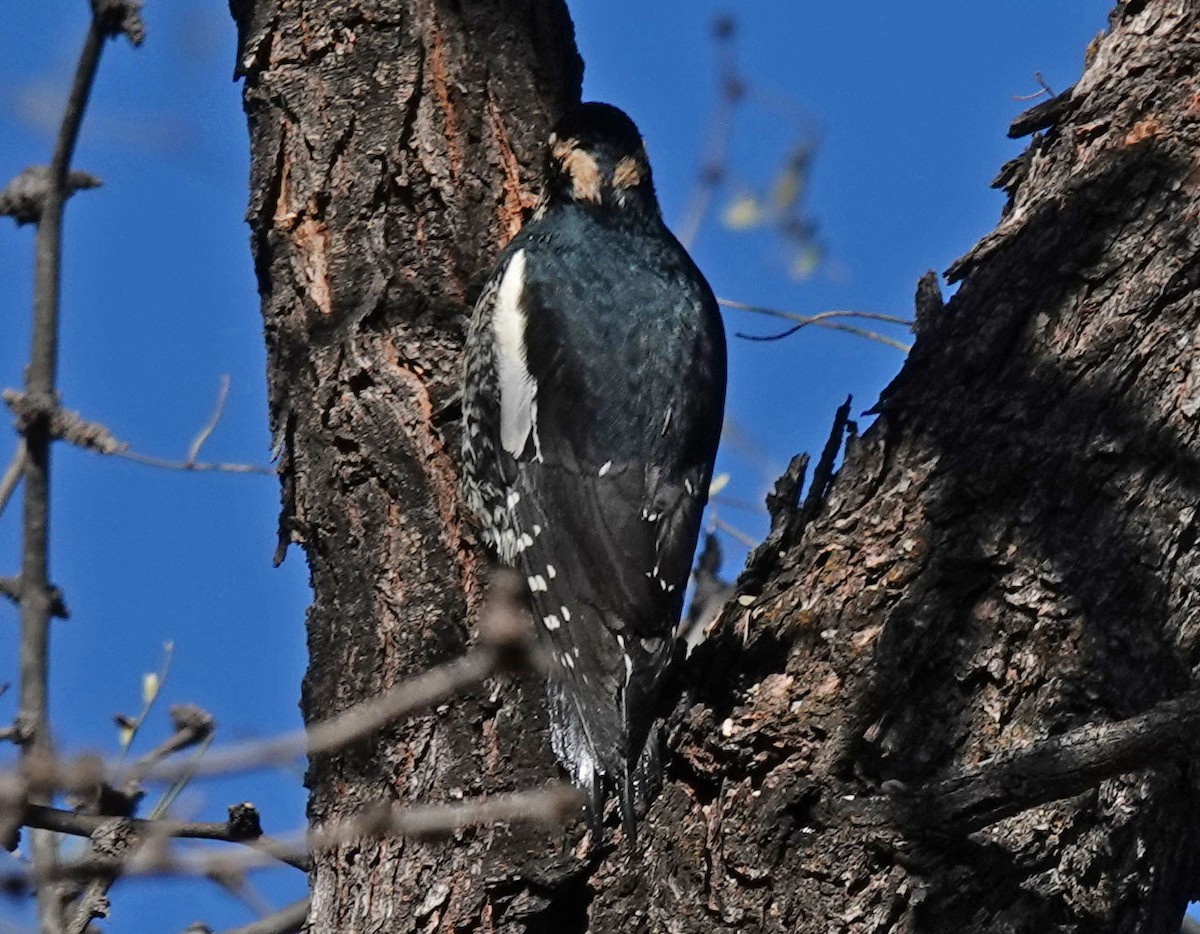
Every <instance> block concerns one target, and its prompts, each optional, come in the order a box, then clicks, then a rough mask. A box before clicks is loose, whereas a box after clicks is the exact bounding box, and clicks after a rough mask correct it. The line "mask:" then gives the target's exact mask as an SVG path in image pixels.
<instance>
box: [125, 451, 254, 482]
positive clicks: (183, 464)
mask: <svg viewBox="0 0 1200 934" xmlns="http://www.w3.org/2000/svg"><path fill="white" fill-rule="evenodd" d="M109 453H110V455H111V456H112V457H120V458H121V459H123V460H127V461H133V462H134V463H135V464H143V465H144V466H146V467H158V468H161V469H162V470H194V471H197V472H205V471H215V472H218V473H256V474H262V475H263V476H265V477H273V476H275V469H274V468H273V467H265V466H263V465H262V464H229V463H223V462H213V463H207V462H205V461H186V460H184V461H173V460H170V459H168V458H164V457H152V456H151V455H149V454H139V453H137V452H136V451H130V450H129V449H128V448H126V449H124V450H121V451H112V452H109Z"/></svg>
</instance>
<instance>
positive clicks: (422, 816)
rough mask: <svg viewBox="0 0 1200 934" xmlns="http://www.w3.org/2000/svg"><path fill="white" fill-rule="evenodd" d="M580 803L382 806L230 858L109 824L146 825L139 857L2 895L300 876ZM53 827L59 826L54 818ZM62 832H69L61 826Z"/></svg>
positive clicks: (578, 795)
mask: <svg viewBox="0 0 1200 934" xmlns="http://www.w3.org/2000/svg"><path fill="white" fill-rule="evenodd" d="M583 801H584V798H583V794H582V792H580V791H579V789H577V788H574V787H572V786H570V785H548V786H546V787H545V788H539V789H536V790H533V791H517V792H511V793H506V794H498V795H493V796H491V797H488V798H478V799H474V800H470V801H463V802H461V803H456V804H431V805H422V806H416V807H409V806H405V805H392V806H390V807H387V806H385V807H381V808H375V809H370V810H367V811H363V812H361V813H360V814H358V815H356V816H355V817H353V818H351V819H349V820H346V821H342V822H339V823H337V824H335V825H332V826H328V827H321V828H317V829H315V830H311V831H310V830H301V831H297V832H295V833H293V834H289V835H287V836H285V837H281V838H277V839H275V840H272V841H270V843H269V845H268V844H266V843H264V842H263V839H262V838H260V839H259V840H257V841H255V842H252V843H249V844H247V846H248V848H246V849H241V850H237V851H234V852H226V853H212V852H207V851H200V852H197V851H195V850H187V851H182V852H181V851H178V850H177V849H175V848H172V847H170V846H169V845H168V843H167V842H168V840H169V839H170V837H171V836H172V835H171V834H167V833H164V826H166V827H169V826H170V822H160V821H136V820H132V819H129V818H109V819H107V820H108V822H110V823H111V822H112V821H113V820H120V821H122V822H123V823H125V824H127V825H130V826H132V827H134V828H136V827H137V826H138V825H139V824H140V825H142V826H145V825H147V824H148V825H149V827H148V828H147V830H146V836H145V837H140V838H139V846H138V848H137V850H136V852H133V853H131V855H129V856H126V857H122V858H115V859H114V858H108V857H103V856H86V857H83V858H80V859H77V860H71V861H69V862H61V863H58V864H56V865H54V866H52V867H50V869H48V870H42V869H39V868H38V867H36V866H35V867H34V869H33V870H32V871H31V870H28V869H25V868H24V867H17V868H14V869H10V870H8V871H7V872H0V887H3V888H5V889H7V890H9V891H20V890H21V889H23V888H26V887H28V886H29V885H35V886H40V885H43V884H45V883H55V882H63V881H70V880H88V879H92V878H108V879H115V878H117V877H121V876H125V877H128V876H163V875H175V876H211V875H214V874H219V875H225V874H237V873H244V872H249V871H251V870H254V869H261V868H264V867H267V866H271V865H274V864H275V863H276V862H280V861H282V862H285V863H287V864H288V865H293V866H297V868H300V864H302V863H306V862H307V860H308V859H309V858H310V854H314V853H319V852H322V851H326V850H331V849H334V848H336V847H338V846H341V845H343V844H345V843H350V842H353V841H355V840H360V839H363V838H366V837H387V836H400V837H407V838H410V839H417V840H433V839H439V838H442V837H446V836H448V835H451V834H454V833H456V832H458V831H461V830H465V829H467V828H470V827H483V826H492V825H494V824H535V825H543V826H547V827H553V826H558V825H561V824H563V823H565V822H566V821H568V820H570V819H571V818H573V817H575V816H576V815H577V814H578V813H579V810H580V808H581V807H582V806H583ZM42 813H43V814H44V813H45V812H42ZM53 819H54V820H59V818H58V817H57V816H55V817H54V818H53ZM93 819H94V818H93ZM61 826H70V824H69V822H66V821H64V822H63V824H62V825H61ZM193 826H199V825H193ZM222 839H223V838H222ZM233 842H241V843H245V841H233Z"/></svg>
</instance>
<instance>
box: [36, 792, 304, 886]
mask: <svg viewBox="0 0 1200 934" xmlns="http://www.w3.org/2000/svg"><path fill="white" fill-rule="evenodd" d="M110 820H112V818H110V817H103V816H100V815H97V814H79V813H77V812H75V811H63V810H59V809H58V808H52V807H45V806H43V805H36V804H31V805H28V806H27V807H26V808H25V814H24V817H23V818H22V823H23V824H24V825H25V826H27V827H38V828H41V829H42V830H52V831H54V832H55V833H65V834H70V835H71V836H74V837H90V836H91V835H92V834H93V833H95V832H96V830H97V829H98V828H100V827H102V826H103V825H104V824H106V823H107V822H108V821H110ZM129 820H130V822H131V823H132V825H133V828H134V829H135V830H136V831H137V833H138V835H139V836H140V837H143V838H152V837H157V838H160V839H161V838H167V837H171V838H177V839H183V840H217V841H221V842H224V843H237V844H241V845H242V846H248V847H250V848H252V849H254V850H257V851H258V852H260V853H266V854H267V855H269V856H271V857H273V858H275V859H277V860H279V861H280V862H283V863H286V864H287V865H289V866H294V867H295V868H296V869H299V870H301V871H302V872H308V870H309V869H310V868H311V862H310V860H309V858H308V855H307V854H299V855H298V854H296V853H295V852H294V851H293V850H290V849H288V848H287V846H286V845H285V844H283V843H281V842H280V841H278V840H275V839H273V838H271V837H268V836H265V835H263V834H261V833H260V834H259V835H257V836H250V837H248V836H246V835H245V833H244V832H243V831H241V830H240V829H239V828H238V827H237V826H236V824H235V823H234V822H233V821H231V820H229V821H178V820H169V819H166V818H158V819H155V820H146V819H143V818H129Z"/></svg>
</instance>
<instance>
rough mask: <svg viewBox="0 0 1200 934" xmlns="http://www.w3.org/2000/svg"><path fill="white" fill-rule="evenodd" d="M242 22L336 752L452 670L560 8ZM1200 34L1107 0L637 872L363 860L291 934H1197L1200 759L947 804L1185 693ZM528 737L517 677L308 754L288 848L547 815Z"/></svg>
mask: <svg viewBox="0 0 1200 934" xmlns="http://www.w3.org/2000/svg"><path fill="white" fill-rule="evenodd" d="M234 12H235V16H236V17H237V19H238V22H239V26H240V30H241V67H242V70H243V73H244V74H245V76H246V92H245V94H246V109H247V113H248V116H249V121H250V130H251V143H252V149H253V177H252V189H253V191H252V201H251V208H250V222H251V226H252V230H253V247H254V253H255V258H256V262H257V269H258V274H259V282H260V289H261V291H262V295H263V313H264V318H265V324H266V336H267V343H268V350H269V378H270V386H271V416H272V420H273V425H274V429H275V433H276V438H277V441H278V445H279V451H280V455H281V457H282V459H283V461H282V464H283V476H284V503H283V523H282V526H281V529H282V540H283V541H285V542H286V541H288V540H291V541H298V542H300V543H302V544H303V546H304V549H305V552H306V554H307V557H308V560H309V563H310V567H311V569H312V581H313V588H314V594H315V601H314V604H313V607H312V609H311V612H310V614H309V620H308V630H309V647H310V651H311V656H312V657H311V663H310V669H309V673H308V676H307V678H306V680H305V685H304V712H305V716H306V717H307V718H308V719H309V720H316V719H321V718H323V717H325V716H327V715H328V714H330V713H331V712H333V711H335V710H339V709H342V708H344V707H346V706H348V705H350V704H353V703H354V702H355V701H357V700H359V699H361V698H364V697H368V696H371V695H373V694H375V693H377V692H378V691H380V690H381V689H383V688H385V687H386V686H388V685H390V684H393V683H394V682H396V681H397V680H398V679H401V678H403V677H404V676H405V675H406V674H408V673H410V672H413V671H416V670H419V669H423V668H425V667H428V666H429V665H431V664H434V663H436V662H438V661H440V660H443V659H446V658H448V657H451V656H453V655H455V654H456V653H459V652H461V651H462V649H463V647H464V646H465V645H466V644H467V643H468V642H469V640H470V638H471V636H470V633H471V626H470V624H469V619H470V615H471V612H472V610H473V609H475V608H477V605H478V603H479V600H478V596H477V595H478V593H479V589H480V588H479V573H478V572H479V567H478V557H477V553H476V549H475V544H474V541H473V539H472V538H471V535H470V529H469V526H468V525H466V524H464V521H463V517H462V515H461V513H460V509H459V506H458V503H457V500H456V496H455V468H454V461H455V457H454V450H455V439H454V434H455V429H454V419H455V418H456V416H457V409H456V407H455V400H454V390H455V382H456V379H457V373H458V350H459V346H460V341H461V336H462V329H463V324H464V321H465V315H466V313H467V310H468V308H469V306H470V303H471V300H472V299H473V298H474V296H475V293H476V290H477V289H478V286H479V284H480V281H481V277H482V276H483V275H484V274H485V272H486V270H487V269H488V267H489V265H490V262H491V259H492V257H493V256H494V254H495V253H496V251H497V250H498V249H499V247H500V246H501V244H502V242H503V241H504V240H505V239H506V238H507V237H508V236H510V235H511V234H512V232H513V231H514V229H515V228H516V226H517V224H518V222H519V219H520V216H521V214H522V212H523V211H526V210H528V209H529V207H530V205H531V204H532V200H533V197H534V195H535V193H536V185H537V173H536V167H537V164H538V156H539V146H540V141H541V139H542V137H543V136H544V133H545V130H546V126H547V123H548V122H549V121H550V120H551V119H552V118H553V116H554V115H555V114H557V113H558V112H559V111H560V110H561V109H562V107H563V106H564V105H565V104H566V103H567V102H568V101H570V100H572V99H574V98H575V97H576V95H577V94H578V88H579V78H580V65H579V62H578V58H577V55H576V53H575V50H574V45H573V40H572V34H571V28H570V24H569V20H568V18H567V15H566V12H565V9H564V8H563V7H562V5H561V4H560V3H558V2H548V0H547V2H542V0H523V2H518V0H511V2H507V3H506V2H503V0H462V2H457V3H453V2H450V0H412V2H409V3H400V2H390V3H389V2H384V0H380V2H376V3H368V4H361V5H360V4H354V5H351V4H348V3H347V4H343V3H327V4H324V5H322V6H321V8H320V10H319V13H318V12H314V11H313V10H312V9H310V8H308V7H307V6H306V5H304V4H302V3H300V2H298V0H242V2H235V4H234ZM1198 39H1200V0H1131V2H1126V3H1124V4H1122V5H1121V6H1119V7H1118V9H1117V10H1116V11H1115V12H1114V14H1113V18H1112V23H1111V29H1110V32H1109V34H1108V35H1106V36H1105V37H1103V38H1102V39H1099V40H1098V41H1097V43H1096V44H1095V45H1094V46H1093V48H1092V49H1091V51H1090V54H1089V61H1088V64H1087V67H1086V71H1085V73H1084V75H1083V77H1082V79H1081V80H1080V81H1079V83H1078V84H1077V85H1076V86H1075V87H1074V89H1073V90H1072V91H1070V92H1068V93H1067V94H1065V95H1062V96H1060V98H1058V99H1056V100H1055V101H1053V102H1051V103H1049V104H1046V105H1043V106H1042V107H1040V108H1037V109H1036V112H1035V113H1033V114H1032V115H1031V116H1030V117H1029V118H1028V119H1026V120H1024V121H1022V122H1021V129H1022V130H1024V131H1030V130H1035V129H1037V130H1042V131H1044V133H1043V134H1042V135H1040V136H1037V137H1035V139H1034V141H1033V143H1032V144H1031V146H1030V147H1029V149H1028V151H1027V152H1026V153H1025V154H1024V155H1023V156H1022V157H1021V158H1020V159H1018V160H1015V161H1014V162H1013V163H1012V164H1010V165H1008V166H1006V167H1005V169H1004V170H1003V172H1002V174H1001V178H1000V182H1001V184H1003V186H1004V187H1005V189H1006V190H1007V191H1008V193H1009V195H1010V201H1009V204H1008V207H1007V208H1006V211H1005V214H1004V217H1003V219H1002V221H1001V223H1000V225H999V227H998V228H997V230H996V231H995V232H994V233H993V234H991V235H989V236H988V237H987V238H985V239H984V240H983V241H982V242H981V243H980V244H979V245H978V246H977V247H976V248H975V249H974V250H972V252H971V253H970V254H968V256H966V257H964V259H963V260H961V261H959V262H958V263H956V264H955V266H954V267H953V268H952V270H951V273H950V274H951V278H952V279H954V280H961V283H962V284H961V288H960V289H959V291H958V292H957V294H956V295H955V296H954V297H953V298H952V299H951V300H950V301H949V302H948V303H946V304H945V305H944V306H943V305H942V303H941V300H940V298H939V297H938V294H937V291H936V289H935V288H932V289H931V288H930V283H929V282H926V283H924V286H923V288H922V290H921V292H920V294H919V302H918V305H919V307H918V311H919V323H920V328H919V335H918V339H917V342H916V346H915V348H914V351H913V353H912V355H911V357H910V358H909V360H908V362H907V364H906V365H905V367H904V370H903V372H902V373H901V375H900V376H899V377H898V378H897V380H896V381H895V382H894V383H893V385H892V386H891V387H890V388H889V390H888V391H887V392H886V393H885V395H884V398H883V399H882V400H881V401H880V404H879V406H878V408H879V412H880V415H879V418H878V420H877V421H876V422H875V423H874V425H873V426H872V427H871V428H870V430H869V431H867V432H866V434H865V435H863V436H862V437H861V438H856V437H853V434H851V437H850V438H849V440H848V442H847V446H846V452H845V461H844V464H843V466H842V468H841V469H840V471H839V472H838V473H837V475H836V477H834V478H833V479H832V481H831V482H828V483H826V482H824V481H822V482H820V483H818V484H817V487H818V488H817V490H816V495H815V496H814V497H810V500H809V508H806V509H802V510H792V511H791V514H783V513H781V514H780V517H779V518H780V521H779V524H778V529H777V532H776V534H775V535H774V536H773V538H772V540H771V543H770V545H769V547H767V548H764V549H762V550H760V551H759V552H758V553H757V554H756V555H755V556H754V559H753V561H754V567H753V568H752V569H751V571H750V572H748V573H747V574H746V575H745V576H744V578H743V581H742V583H741V594H740V596H739V598H738V599H735V600H734V601H732V602H731V604H730V606H729V607H727V609H726V612H725V614H724V617H723V620H722V623H721V625H720V627H719V629H718V631H717V633H716V635H715V637H714V639H712V640H711V641H710V642H709V643H708V644H706V646H704V647H703V648H702V649H701V651H699V652H698V653H697V655H695V656H694V657H693V660H692V661H691V662H690V663H689V665H688V666H687V667H686V668H685V669H684V670H683V671H682V672H681V674H680V679H679V680H680V685H681V691H682V695H681V699H680V700H679V701H678V703H677V704H676V706H675V708H674V712H673V713H671V711H666V712H667V713H669V714H670V716H671V725H672V730H671V745H672V749H673V753H672V758H671V760H670V763H671V764H670V766H669V775H668V781H667V785H666V787H665V789H664V790H663V792H662V794H661V795H660V796H659V798H658V799H657V800H656V802H655V804H654V806H653V808H652V810H651V813H650V815H649V817H648V819H647V820H646V821H645V828H646V830H645V850H644V852H643V853H642V854H641V855H640V857H639V858H638V859H637V860H635V861H633V862H632V863H630V862H627V860H626V859H625V857H624V856H623V855H622V853H621V852H620V851H609V850H605V851H604V852H600V851H599V850H598V849H597V848H595V847H592V848H590V849H585V848H583V847H582V846H581V843H580V841H581V838H582V834H583V830H582V828H579V827H576V828H573V829H571V830H570V831H568V832H567V833H566V835H565V837H564V836H563V835H561V834H560V835H548V834H542V833H535V832H532V831H510V830H508V829H505V828H495V829H491V830H488V831H479V832H469V833H463V834H461V835H459V836H458V837H456V838H455V839H454V840H453V841H452V842H449V843H444V844H437V845H433V844H414V843H401V842H399V841H394V840H388V841H383V842H377V841H363V842H357V843H354V844H347V845H345V846H343V847H341V848H340V849H338V850H336V851H334V852H332V853H330V854H326V855H323V856H322V857H321V858H320V859H319V860H318V862H317V866H316V868H315V870H314V873H313V878H312V884H313V894H314V901H313V908H312V914H311V917H310V921H311V923H312V929H313V930H317V931H333V930H344V931H351V930H353V931H404V930H437V931H467V930H480V931H514V932H515V931H525V930H529V931H565V932H570V931H585V930H592V931H597V932H600V931H603V932H607V931H627V930H649V931H711V930H725V929H729V930H746V931H806V932H807V931H812V932H817V931H820V932H827V931H856V932H857V931H915V930H921V931H955V932H957V931H1014V932H1016V931H1030V932H1034V931H1039V932H1042V931H1048V930H1053V931H1064V932H1065V931H1099V930H1103V931H1130V932H1133V931H1138V932H1157V931H1168V930H1172V929H1178V924H1179V919H1180V916H1181V915H1182V912H1183V908H1184V905H1185V903H1186V901H1187V899H1188V897H1189V896H1191V895H1194V894H1195V893H1196V890H1197V888H1198V886H1197V881H1198V878H1197V865H1196V863H1197V859H1196V857H1197V843H1196V840H1197V836H1196V830H1197V813H1196V811H1197V808H1196V801H1197V795H1196V791H1197V789H1196V775H1195V769H1194V767H1193V766H1192V764H1191V763H1190V762H1189V761H1187V760H1186V759H1185V758H1183V757H1182V756H1180V757H1178V758H1174V759H1173V758H1171V757H1170V756H1169V755H1167V756H1164V755H1162V754H1161V752H1160V753H1159V755H1158V757H1157V758H1154V759H1150V760H1145V759H1142V760H1139V759H1137V758H1136V756H1135V757H1134V758H1133V759H1132V760H1131V759H1130V758H1129V756H1126V758H1124V759H1121V758H1120V757H1117V758H1115V759H1114V758H1109V759H1104V758H1103V757H1101V759H1102V761H1101V762H1100V763H1099V764H1098V765H1095V767H1094V768H1093V770H1092V771H1091V772H1087V773H1086V775H1088V776H1091V777H1090V778H1086V779H1085V780H1081V779H1080V777H1079V776H1080V775H1081V774H1084V772H1079V771H1076V772H1074V773H1072V776H1071V777H1069V780H1067V781H1060V782H1058V783H1057V784H1055V783H1054V782H1052V781H1050V780H1048V779H1046V778H1045V775H1044V774H1043V773H1039V772H1037V771H1034V772H1022V773H1021V776H1022V777H1021V778H1020V780H1016V779H1012V778H1011V777H1010V778H1009V780H1008V781H1007V782H1004V783H1001V784H1000V785H998V786H997V788H998V790H993V791H990V792H989V793H988V794H987V795H985V796H984V804H985V805H986V806H984V807H982V808H976V809H974V810H972V809H971V808H967V807H963V806H960V805H959V804H958V803H956V802H958V801H959V799H958V798H955V797H953V796H951V795H949V794H948V793H947V794H945V795H940V794H939V793H938V791H937V789H938V788H942V789H946V788H949V787H950V785H941V786H937V787H935V788H934V790H933V791H932V792H929V791H927V789H928V788H930V787H931V783H936V782H938V781H946V782H954V781H958V780H968V779H969V778H970V776H971V775H974V774H975V773H973V772H970V768H971V767H973V766H979V767H980V769H981V770H982V771H981V774H986V773H987V771H988V769H989V768H993V769H994V768H995V764H994V763H993V764H992V765H990V766H989V764H988V763H989V757H994V756H1000V755H1002V754H1004V753H1007V752H1011V751H1019V750H1022V749H1025V748H1028V747H1029V746H1030V745H1031V744H1034V743H1037V742H1038V741H1042V740H1045V739H1047V738H1053V737H1059V736H1062V737H1065V740H1064V743H1066V742H1067V741H1074V740H1077V739H1078V738H1079V737H1078V735H1077V734H1076V733H1075V732H1073V731H1076V730H1078V729H1080V728H1086V727H1088V726H1089V725H1096V724H1108V723H1113V722H1116V721H1122V720H1126V719H1127V718H1130V717H1132V716H1134V715H1137V714H1140V713H1143V712H1146V711H1149V710H1152V709H1154V707H1155V705H1156V704H1160V703H1161V702H1163V701H1167V700H1169V699H1171V698H1174V697H1176V696H1178V695H1180V694H1182V693H1184V692H1186V691H1188V690H1189V689H1191V688H1192V687H1193V685H1194V678H1193V670H1194V668H1195V665H1196V663H1197V660H1198V654H1200V597H1198V596H1197V588H1198V587H1200V557H1198V554H1197V551H1196V549H1195V543H1196V529H1197V526H1196V498H1197V492H1198V490H1197V488H1198V487H1200V460H1198V455H1200V446H1198V444H1197V424H1198V423H1197V414H1198V413H1200V357H1197V356H1196V351H1197V348H1198V346H1200V301H1198V300H1197V294H1196V289H1197V283H1198V275H1200V264H1198V262H1197V259H1198V250H1200V226H1198V225H1197V223H1196V218H1197V217H1200V159H1198V157H1197V153H1198V152H1200V77H1198V76H1200V41H1198ZM787 498H788V497H787V496H783V497H781V499H783V500H786V499H787ZM785 512H786V510H785ZM1173 709H1174V708H1172V710H1173ZM1164 716H1166V717H1167V719H1168V720H1169V719H1170V716H1171V714H1170V711H1167V713H1166V714H1165V715H1164ZM1140 722H1141V721H1136V722H1134V723H1133V724H1132V725H1133V726H1138V724H1140ZM1127 726H1128V724H1127ZM543 727H544V720H543V717H542V714H541V711H540V687H539V686H538V685H537V683H536V681H532V682H527V683H524V684H510V683H502V684H498V685H497V686H496V687H495V689H494V690H492V691H486V692H480V693H479V694H477V695H475V696H471V697H468V698H464V699H463V700H462V701H460V702H456V703H454V704H450V705H448V706H447V707H446V708H444V709H442V710H440V711H438V712H436V713H435V714H431V715H429V716H426V717H419V718H416V719H414V720H413V721H412V722H410V723H407V724H404V725H403V726H401V727H398V728H397V729H396V730H394V731H391V732H389V733H388V735H386V736H380V737H379V738H378V739H377V740H376V741H373V742H370V743H364V744H362V745H361V746H360V747H359V748H356V749H354V750H352V751H351V752H349V753H347V754H343V755H337V756H329V757H324V758H318V759H317V760H316V761H314V762H313V763H312V765H311V767H310V771H309V776H308V781H309V786H310V788H311V791H312V798H311V817H312V819H313V820H314V821H316V822H327V821H330V820H336V819H337V818H338V817H340V816H345V815H347V814H349V813H352V812H354V811H355V810H357V809H359V808H361V807H362V806H363V805H364V804H367V803H370V802H373V801H376V800H379V799H386V800H397V799H398V800H421V801H437V800H448V799H452V798H454V797H456V796H458V795H460V794H477V793H480V792H483V791H491V790H496V789H502V788H519V787H530V786H533V785H537V784H540V783H542V782H545V781H546V780H547V779H548V778H550V777H551V776H553V775H554V768H553V764H552V763H551V761H550V759H549V756H548V754H547V753H546V742H545V737H544V732H543ZM1139 728H1140V727H1139ZM1133 732H1135V733H1136V730H1133ZM1106 735H1107V734H1105V733H1103V731H1102V730H1098V731H1097V732H1096V733H1095V736H1094V737H1093V738H1094V740H1095V741H1094V742H1092V741H1091V740H1088V741H1087V742H1084V743H1082V744H1079V743H1076V747H1077V748H1081V749H1082V750H1083V753H1082V755H1084V757H1085V758H1086V757H1087V755H1089V754H1090V753H1089V752H1088V750H1089V749H1093V748H1098V744H1099V743H1101V741H1102V739H1103V736H1106ZM1091 736H1092V734H1090V733H1089V734H1087V736H1085V739H1087V737H1091ZM1089 744H1090V745H1089ZM1055 755H1057V753H1055V752H1054V750H1053V749H1051V750H1050V751H1049V752H1047V756H1049V761H1052V762H1053V761H1058V760H1055V758H1054V757H1055ZM1039 761H1042V760H1039ZM1114 762H1115V763H1116V764H1113V763H1114ZM964 770H967V771H966V773H965V774H966V776H967V777H966V779H964ZM1060 771H1061V770H1060ZM1089 782H1090V783H1091V784H1090V786H1089ZM1065 795H1067V796H1066V797H1064V796H1065Z"/></svg>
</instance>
